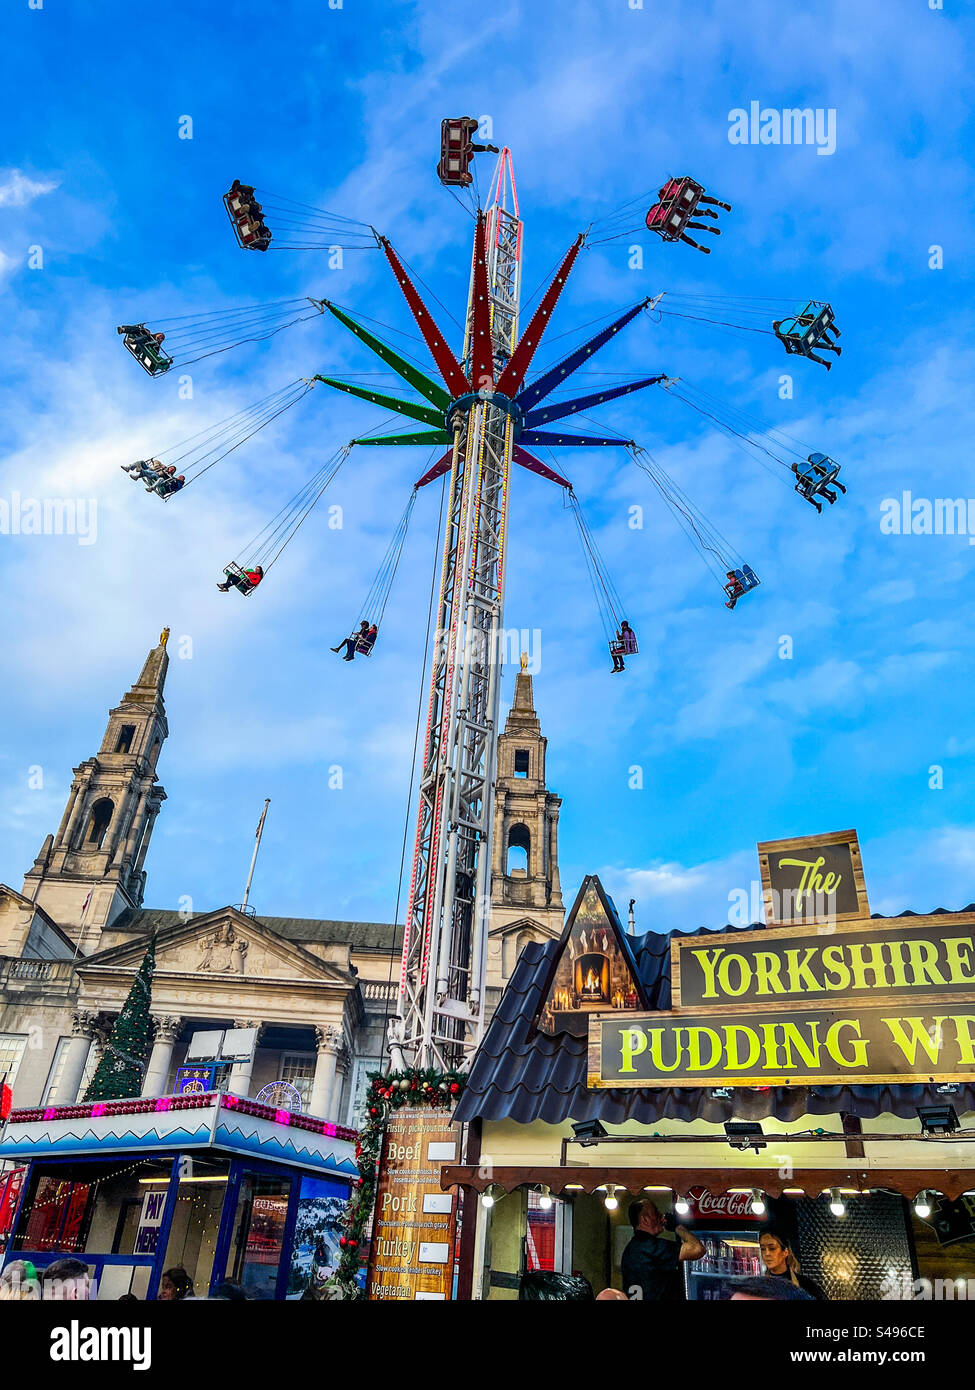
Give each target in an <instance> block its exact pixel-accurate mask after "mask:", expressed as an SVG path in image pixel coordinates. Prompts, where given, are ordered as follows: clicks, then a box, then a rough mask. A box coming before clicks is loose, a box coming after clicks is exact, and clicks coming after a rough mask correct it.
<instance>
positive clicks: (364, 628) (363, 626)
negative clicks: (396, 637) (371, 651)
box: [332, 618, 376, 661]
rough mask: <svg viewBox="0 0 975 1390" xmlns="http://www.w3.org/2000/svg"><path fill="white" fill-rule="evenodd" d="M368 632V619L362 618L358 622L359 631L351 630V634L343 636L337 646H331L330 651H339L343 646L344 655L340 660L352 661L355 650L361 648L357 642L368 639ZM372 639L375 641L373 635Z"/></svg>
mask: <svg viewBox="0 0 975 1390" xmlns="http://www.w3.org/2000/svg"><path fill="white" fill-rule="evenodd" d="M372 630H373V632H374V631H375V629H374V628H373V629H372ZM369 632H370V628H369V623H368V621H367V620H366V619H365V618H363V620H362V622H361V623H360V624H359V631H358V632H353V633H352V634H351V636H349V637H344V638H343V639H342V641H341V642H340V643H339V644H338V646H337V647H333V648H332V651H333V652H340V651H341V650H342V648H343V647H344V648H345V656H344V657H343V658H342V660H343V661H354V660H355V654H356V651H357V650H361V648H360V647H359V643H360V642H365V641H366V640H367V639H368V636H369ZM372 640H373V642H375V640H376V639H375V636H373V639H372ZM371 645H372V644H371V643H370V646H371Z"/></svg>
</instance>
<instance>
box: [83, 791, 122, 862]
mask: <svg viewBox="0 0 975 1390" xmlns="http://www.w3.org/2000/svg"><path fill="white" fill-rule="evenodd" d="M114 814H115V803H114V801H112V799H111V797H108V796H101V797H99V798H98V800H97V801H96V802H95V804H94V806H92V808H91V815H90V816H89V818H88V834H87V835H86V836H85V842H84V846H83V847H84V848H85V849H101V847H102V845H103V844H104V842H105V836H106V835H107V834H108V827H109V826H110V825H111V823H112V816H113V815H114Z"/></svg>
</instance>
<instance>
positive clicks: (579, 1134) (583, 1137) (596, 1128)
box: [572, 1120, 607, 1148]
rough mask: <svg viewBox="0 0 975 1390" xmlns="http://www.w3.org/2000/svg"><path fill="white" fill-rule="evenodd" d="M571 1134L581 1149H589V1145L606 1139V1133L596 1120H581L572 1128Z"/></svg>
mask: <svg viewBox="0 0 975 1390" xmlns="http://www.w3.org/2000/svg"><path fill="white" fill-rule="evenodd" d="M572 1133H573V1134H574V1135H575V1137H576V1139H577V1140H578V1141H579V1143H580V1144H581V1145H582V1146H583V1148H589V1146H590V1144H598V1143H599V1141H600V1139H605V1138H607V1131H606V1130H605V1129H604V1128H603V1126H602V1125H601V1124H600V1122H599V1121H598V1120H581V1121H580V1122H579V1124H577V1125H573V1126H572Z"/></svg>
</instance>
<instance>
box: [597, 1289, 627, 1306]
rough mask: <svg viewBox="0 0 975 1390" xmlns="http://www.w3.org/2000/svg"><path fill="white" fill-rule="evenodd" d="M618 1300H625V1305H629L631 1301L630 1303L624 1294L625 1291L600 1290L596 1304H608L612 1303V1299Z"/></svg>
mask: <svg viewBox="0 0 975 1390" xmlns="http://www.w3.org/2000/svg"><path fill="white" fill-rule="evenodd" d="M616 1298H621V1299H622V1300H623V1302H624V1303H629V1301H630V1300H629V1299H628V1298H627V1296H626V1294H625V1293H623V1291H622V1290H621V1289H600V1291H599V1293H597V1295H596V1302H597V1303H603V1302H606V1303H608V1302H609V1301H610V1299H616Z"/></svg>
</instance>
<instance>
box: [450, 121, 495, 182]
mask: <svg viewBox="0 0 975 1390" xmlns="http://www.w3.org/2000/svg"><path fill="white" fill-rule="evenodd" d="M478 125H479V121H478V120H477V117H476V116H447V117H445V119H444V120H442V121H441V122H440V163H439V164H438V165H437V178H438V179H439V180H440V182H441V183H442V184H443V185H444V187H445V188H469V187H470V185H471V184H472V183H473V182H474V175H473V174H472V173H471V169H470V166H471V162H472V161H473V159H474V156H475V154H480V153H482V152H483V151H485V150H488V151H490V152H491V153H492V154H500V150H499V149H498V147H497V145H476V144H475V143H474V140H473V136H474V132H475V131H476V130H477V127H478Z"/></svg>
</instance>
